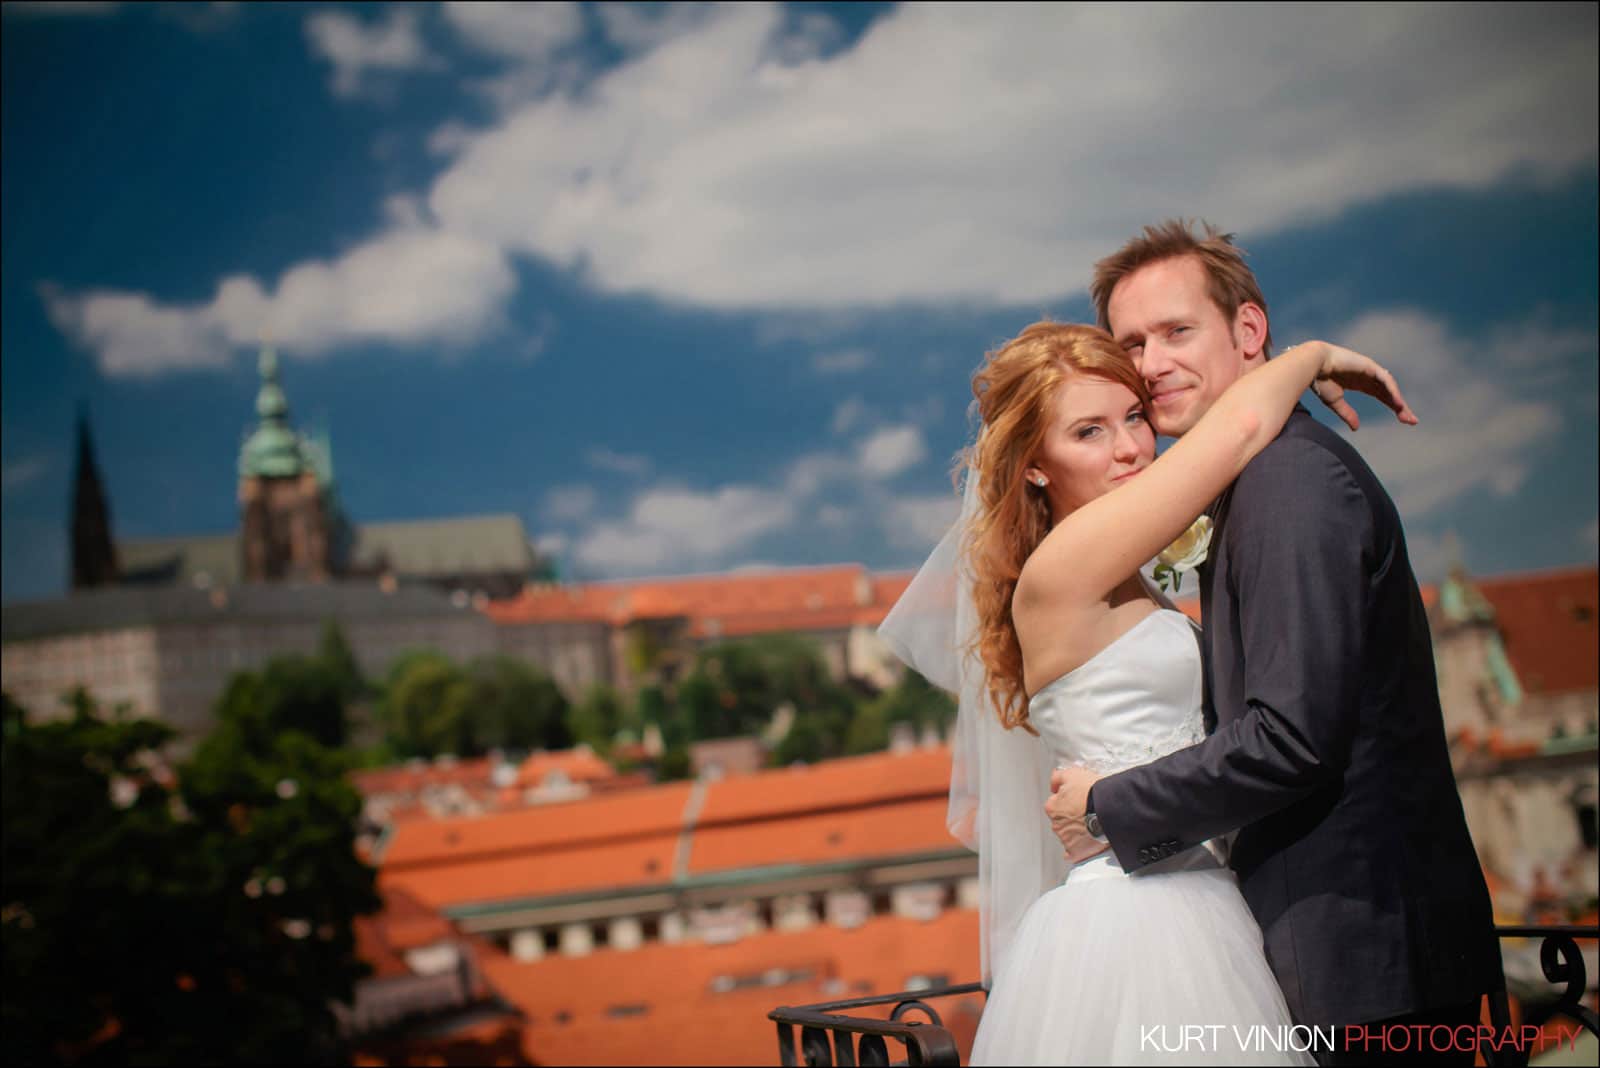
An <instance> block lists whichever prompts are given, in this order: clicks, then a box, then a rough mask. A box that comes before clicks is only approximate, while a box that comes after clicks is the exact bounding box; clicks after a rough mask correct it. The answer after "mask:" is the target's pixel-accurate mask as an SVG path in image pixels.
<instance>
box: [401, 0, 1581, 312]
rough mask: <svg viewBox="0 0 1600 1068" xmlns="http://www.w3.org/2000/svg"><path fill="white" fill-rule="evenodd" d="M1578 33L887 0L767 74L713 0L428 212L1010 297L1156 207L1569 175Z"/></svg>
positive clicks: (1223, 215) (1386, 17) (539, 112)
mask: <svg viewBox="0 0 1600 1068" xmlns="http://www.w3.org/2000/svg"><path fill="white" fill-rule="evenodd" d="M1592 29H1593V17H1592V13H1591V12H1586V11H1584V10H1581V9H1577V8H1572V9H1567V8H1540V9H1537V10H1536V11H1533V12H1530V13H1527V14H1525V13H1524V9H1517V10H1515V11H1513V10H1512V9H1509V8H1489V9H1486V10H1475V11H1474V13H1473V15H1472V17H1462V16H1461V14H1460V13H1459V12H1457V11H1455V10H1453V9H1446V8H1436V7H1411V6H1403V7H1402V6H1391V7H1383V8H1371V7H1360V8H1344V7H1316V8H1312V7H1296V8H1291V9H1281V10H1277V11H1273V12H1270V13H1268V14H1266V15H1263V14H1262V13H1261V12H1259V11H1257V10H1255V9H1251V8H1246V7H1227V8H1218V7H1193V6H1180V7H1176V8H1159V9H1151V8H1147V7H1144V6H1142V5H1138V6H1136V5H1126V6H1099V5H1094V6H1072V7H1064V6H1063V7H1054V6H1050V7H1046V6H1042V5H1041V6H1017V7H1011V6H1002V5H996V4H989V5H982V6H981V7H980V6H972V7H958V6H947V5H905V6H903V7H901V8H899V9H897V10H895V11H894V12H892V13H890V14H888V15H886V16H884V17H882V18H880V19H878V20H877V21H875V22H874V23H873V24H872V26H871V27H869V29H868V30H867V31H866V33H865V34H864V35H863V36H862V38H861V39H860V40H859V41H857V42H856V43H855V45H854V46H853V47H852V48H850V49H848V50H845V51H840V52H837V53H835V54H833V55H830V56H828V57H827V58H815V59H808V60H803V61H798V62H786V61H785V60H784V59H783V58H782V55H783V52H784V50H783V49H782V48H780V47H778V45H777V44H776V42H777V41H779V40H781V39H783V33H784V23H783V20H782V16H781V13H780V12H779V11H777V10H776V9H773V8H765V7H755V6H746V5H727V6H726V7H719V8H716V9H715V10H714V11H713V12H712V13H711V14H709V15H707V16H705V17H704V18H703V20H702V21H701V23H699V24H698V25H696V26H695V28H694V29H693V31H692V32H684V33H680V34H679V35H677V36H674V37H672V38H670V39H669V40H666V41H664V42H662V43H660V44H658V45H657V46H656V47H655V48H654V49H653V50H651V51H649V52H647V53H645V54H643V55H642V56H640V57H639V58H637V59H635V60H634V61H632V62H629V63H625V64H624V65H622V66H620V67H618V68H617V69H615V70H614V71H611V72H609V73H607V74H606V75H605V76H603V77H601V78H598V79H597V80H596V81H595V82H594V83H593V84H592V85H590V86H588V87H587V89H586V91H585V92H583V93H581V94H570V95H569V94H555V95H551V96H548V97H545V98H543V99H540V100H537V101H533V102H530V103H528V104H527V105H526V106H524V107H522V108H519V109H517V110H516V111H514V112H512V113H510V114H508V115H506V116H505V118H504V121H503V122H501V123H500V124H498V125H496V126H494V127H493V128H490V129H487V130H485V131H483V132H482V133H481V134H479V135H478V136H476V137H475V138H473V140H472V142H471V144H469V145H467V146H466V147H465V148H464V149H463V151H462V152H461V153H460V155H459V156H458V157H457V159H456V164H455V166H454V167H452V168H451V169H450V170H449V171H448V172H447V173H445V174H444V175H442V176H441V178H440V179H439V181H438V182H437V183H436V184H435V186H434V188H433V190H432V192H431V195H430V203H431V204H432V206H433V208H434V210H435V212H436V213H437V215H438V216H439V218H440V219H441V220H444V221H445V223H446V225H448V226H451V227H458V228H461V229H463V230H466V231H468V232H471V233H475V234H478V235H481V236H488V235H495V236H496V237H497V238H498V239H503V240H505V241H506V242H507V243H508V244H510V245H512V246H513V247H515V248H517V249H519V250H521V251H524V252H527V253H530V254H533V255H537V256H540V257H543V258H545V259H547V260H551V261H554V262H556V263H560V264H565V265H571V266H574V267H581V269H582V270H583V271H584V273H585V275H586V277H587V278H588V279H589V281H590V282H591V283H592V284H593V285H595V286H597V287H599V288H601V289H604V290H608V291H615V292H632V291H645V292H651V293H655V294H659V295H662V296H666V297H670V298H675V299H680V300H686V301H690V302H694V303H699V304H705V305H713V306H722V307H746V308H748V307H761V308H774V307H812V306H839V305H843V306H850V305H858V304H875V303H885V302H892V301H898V300H904V299H908V298H909V299H923V300H943V299H949V298H973V299H984V300H999V301H1008V302H1034V301H1038V300H1044V299H1050V298H1053V297H1057V296H1059V295H1061V294H1064V293H1070V292H1074V291H1077V290H1080V289H1081V288H1082V287H1083V284H1084V281H1085V279H1086V278H1087V276H1088V270H1089V266H1090V264H1091V262H1092V261H1093V259H1094V258H1095V257H1096V256H1097V255H1099V254H1103V252H1104V251H1105V250H1106V249H1107V248H1109V247H1112V246H1113V245H1114V244H1115V242H1117V241H1118V240H1120V239H1122V238H1123V237H1124V236H1126V234H1127V233H1129V232H1131V231H1132V230H1133V229H1134V228H1135V226H1136V225H1137V224H1139V223H1141V222H1144V221H1147V220H1148V219H1149V218H1151V217H1155V216H1161V215H1166V214H1170V213H1171V212H1173V211H1174V210H1175V206H1194V207H1196V208H1201V207H1203V208H1204V210H1205V211H1206V212H1207V213H1208V214H1210V215H1211V216H1213V217H1214V218H1216V219H1218V220H1219V221H1224V222H1226V223H1227V224H1228V225H1229V226H1230V227H1231V228H1236V229H1240V230H1243V231H1245V232H1246V233H1251V234H1259V233H1262V232H1269V231H1271V230H1273V229H1275V228H1278V227H1283V226H1286V225H1291V224H1300V223H1303V222H1304V221H1306V220H1307V219H1308V218H1312V217H1316V216H1322V215H1326V214H1330V213H1333V212H1337V211H1338V210H1340V209H1341V208H1343V207H1345V206H1347V205H1350V204H1352V203H1356V202H1360V201H1363V200H1369V199H1373V198H1377V197H1381V196H1384V195H1387V194H1392V193H1395V192H1399V191H1402V190H1408V189H1415V188H1420V187H1430V186H1458V187H1481V186H1484V185H1486V184H1489V183H1491V182H1494V181H1496V180H1499V179H1501V178H1503V177H1504V176H1505V175H1506V174H1507V173H1509V172H1510V171H1511V170H1513V169H1514V168H1518V167H1526V168H1529V169H1531V170H1532V171H1534V172H1540V173H1546V174H1555V173H1565V172H1566V171H1567V170H1568V169H1569V168H1571V167H1573V166H1574V165H1577V164H1580V163H1586V162H1590V161H1592V160H1593V159H1594V156H1595V143H1596V137H1595V125H1596V108H1595V105H1594V103H1593V101H1592V97H1593V94H1592V93H1590V92H1587V91H1586V90H1587V89H1589V88H1592V86H1593V84H1594V79H1595V69H1596V68H1595V55H1594V49H1593V47H1592V36H1593V34H1592ZM1418 40H1428V41H1429V42H1430V49H1429V62H1428V63H1427V64H1426V66H1425V67H1419V66H1418V64H1417V63H1416V61H1415V42H1416V41H1418ZM1064 54H1071V55H1072V56H1073V61H1072V62H1070V63H1064V62H1061V56H1062V55H1064ZM1129 55H1138V56H1140V62H1138V63H1129V62H1128V61H1127V57H1128V56H1129ZM1218 55H1228V56H1237V57H1241V58H1242V59H1243V61H1240V62H1220V63H1219V62H1217V60H1216V57H1217V56H1218ZM1352 56H1360V57H1361V62H1360V63H1359V64H1352V63H1351V62H1350V57H1352ZM928 57H938V61H937V62H929V61H928ZM1244 57H1247V58H1244ZM1575 87H1582V88H1583V89H1584V90H1585V91H1583V92H1581V93H1578V92H1575V91H1574V89H1575ZM1091 102H1092V103H1091Z"/></svg>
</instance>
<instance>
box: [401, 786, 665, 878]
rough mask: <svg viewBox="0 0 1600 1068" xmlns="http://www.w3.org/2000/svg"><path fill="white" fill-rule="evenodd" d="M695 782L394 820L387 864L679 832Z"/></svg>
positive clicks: (438, 861)
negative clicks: (504, 808) (465, 814)
mask: <svg viewBox="0 0 1600 1068" xmlns="http://www.w3.org/2000/svg"><path fill="white" fill-rule="evenodd" d="M689 791H690V784H688V783H665V784H663V785H660V786H648V787H642V788H640V789H637V790H629V791H625V792H620V793H615V794H611V793H608V794H605V795H603V796H599V797H590V798H586V799H583V800H580V801H571V802H565V803H560V804H550V805H540V806H537V807H533V808H526V809H519V810H517V811H514V812H497V813H492V814H489V815H484V816H470V817H459V818H451V819H439V820H430V821H427V822H422V821H408V822H405V823H400V824H397V825H396V826H395V831H394V838H393V840H392V841H390V843H389V845H388V847H387V848H386V849H385V851H384V856H383V866H384V868H385V869H386V870H390V871H393V870H396V869H399V868H405V867H418V866H428V865H439V864H449V863H457V862H460V861H467V860H485V859H489V858H492V857H495V856H504V855H526V854H528V853H532V852H538V851H540V850H543V849H551V848H556V847H561V846H571V845H574V844H578V843H587V844H595V843H600V842H605V841H608V840H610V841H625V840H627V839H630V838H639V837H648V836H652V835H659V834H675V833H676V832H677V830H678V827H679V826H680V824H681V822H682V818H683V807H684V803H685V802H686V801H687V800H688V799H689Z"/></svg>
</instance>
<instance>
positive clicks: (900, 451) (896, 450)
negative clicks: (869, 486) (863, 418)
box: [856, 426, 928, 478]
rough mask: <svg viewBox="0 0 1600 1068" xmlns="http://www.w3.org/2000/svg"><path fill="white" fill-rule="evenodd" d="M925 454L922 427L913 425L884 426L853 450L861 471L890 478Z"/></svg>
mask: <svg viewBox="0 0 1600 1068" xmlns="http://www.w3.org/2000/svg"><path fill="white" fill-rule="evenodd" d="M927 455H928V447H927V445H926V444H925V443H924V442H923V440H922V431H920V430H918V429H917V428H916V427H914V426H892V427H885V428H884V429H882V430H879V431H877V432H876V433H874V434H872V435H871V436H870V437H868V438H867V439H866V440H865V441H863V442H862V443H861V445H860V447H859V448H858V449H857V451H856V457H857V459H858V460H859V462H860V464H861V469H862V471H864V472H865V473H866V474H867V476H868V477H870V478H893V477H894V476H895V475H898V474H899V473H900V472H902V471H904V470H906V469H907V468H909V467H911V466H912V465H913V464H915V463H917V462H918V461H920V460H921V459H922V458H923V457H925V456H927Z"/></svg>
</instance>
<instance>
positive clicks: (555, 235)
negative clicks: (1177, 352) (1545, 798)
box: [0, 3, 1600, 600]
mask: <svg viewBox="0 0 1600 1068" xmlns="http://www.w3.org/2000/svg"><path fill="white" fill-rule="evenodd" d="M3 17H4V34H3V38H0V49H3V78H4V86H3V89H4V93H3V95H0V101H3V103H0V107H3V115H4V130H3V137H4V146H3V152H0V168H3V176H0V177H3V184H0V202H3V203H0V211H3V218H0V224H3V225H0V233H3V269H0V298H3V303H0V312H3V322H0V353H3V361H0V378H3V419H0V451H3V467H4V484H3V492H4V496H3V525H4V531H3V535H4V536H3V590H0V595H3V597H4V598H5V599H6V600H15V599H19V598H31V597H39V596H49V595H54V594H56V593H59V592H60V591H61V590H62V589H63V587H64V585H65V574H66V569H67V549H66V545H67V539H66V533H67V517H68V501H69V496H70V485H69V479H70V476H71V467H72V454H71V444H72V440H73V439H72V429H73V416H74V412H75V410H76V406H77V405H78V404H79V403H80V402H82V403H84V404H86V405H87V407H88V410H89V412H90V414H91V417H92V425H93V430H94V434H95V440H96V444H97V446H98V450H99V458H100V462H101V465H102V468H103V473H104V475H105V477H106V480H107V483H108V486H109V490H110V496H111V509H112V516H113V521H114V524H115V530H116V533H117V535H118V536H119V537H136V536H156V535H176V534H185V533H208V532H222V531H228V530H232V529H234V527H235V525H236V503H235V492H236V477H237V476H236V466H235V465H236V460H237V453H238V446H239V443H240V437H241V435H242V434H243V433H244V432H245V430H246V429H247V428H248V427H249V425H250V423H251V420H252V419H253V400H254V395H255V390H256V385H257V379H256V373H255V353H256V350H257V348H258V345H259V340H260V338H261V337H262V336H263V335H264V334H269V333H270V335H271V336H272V337H273V338H274V339H275V341H276V343H277V346H278V349H279V352H280V355H281V357H282V360H283V381H284V386H285V388H286V391H287V393H288V396H289V400H290V403H291V406H292V413H293V416H294V418H295V420H296V421H297V423H298V424H299V425H300V426H301V427H302V428H307V429H311V428H317V427H326V428H327V429H328V430H329V431H330V432H331V435H332V438H333V443H334V454H335V463H336V466H337V469H338V477H339V482H340V486H341V493H342V496H343V499H344V501H345V504H346V507H347V508H348V510H349V511H350V513H351V514H352V515H353V516H354V517H355V518H356V519H357V520H358V521H359V520H378V519H406V518H425V517H444V516H453V515H464V514H475V513H483V512H514V513H517V514H519V515H521V516H522V517H523V519H524V521H525V522H526V524H527V526H528V530H529V532H530V535H531V536H532V537H533V538H534V539H535V540H536V541H538V542H539V543H540V544H541V545H542V546H543V547H544V548H545V549H546V550H547V551H548V552H550V553H552V554H553V555H555V557H556V558H557V559H558V560H559V561H560V564H561V568H562V571H563V573H564V574H565V575H567V576H568V577H573V578H580V579H592V578H609V577H619V576H625V575H641V574H673V573H684V572H693V571H708V570H720V569H726V568H733V567H741V566H754V565H762V564H781V565H790V564H795V565H799V564H826V563H839V562H848V561H859V562H861V563H864V564H866V565H868V566H870V567H873V568H885V569H887V568H901V567H911V566H915V565H916V564H917V563H918V562H919V561H920V559H921V557H922V555H923V554H924V553H925V552H926V550H927V549H928V548H929V547H930V546H931V545H932V544H933V542H934V541H935V540H936V539H937V536H938V534H939V533H940V532H941V531H942V529H943V527H944V525H945V524H946V523H947V522H948V520H949V519H950V518H951V516H952V514H953V511H954V504H953V501H952V498H951V495H950V493H949V474H948V472H949V466H950V460H951V457H952V455H953V454H954V453H955V452H956V450H957V449H959V448H960V446H961V445H962V444H963V442H964V441H965V440H966V437H967V435H968V433H969V425H968V422H967V414H966V408H967V401H968V400H969V398H970V391H969V385H968V383H969V378H970V375H971V372H972V370H973V369H974V368H975V367H976V366H977V364H978V363H979V362H980V361H981V359H982V356H983V353H984V352H985V351H986V350H988V349H992V348H993V347H995V346H996V345H997V344H999V343H1001V342H1003V341H1004V340H1005V339H1006V338H1008V337H1010V336H1012V335H1013V334H1015V333H1016V332H1017V331H1018V330H1020V329H1021V328H1022V327H1023V326H1025V325H1026V324H1027V323H1029V322H1031V321H1033V320H1034V319H1036V318H1040V317H1045V316H1049V317H1052V318H1058V319H1084V318H1086V317H1088V314H1089V310H1088V303H1087V299H1086V297H1085V295H1084V289H1085V285H1086V282H1087V279H1088V276H1089V271H1090V267H1091V265H1092V263H1093V261H1094V260H1095V259H1096V258H1097V257H1098V256H1100V255H1103V254H1104V253H1106V252H1108V251H1110V250H1111V249H1113V248H1115V247H1116V246H1117V245H1118V244H1119V243H1120V242H1121V241H1122V240H1123V239H1124V238H1125V237H1127V236H1128V235H1130V234H1131V233H1132V232H1133V231H1134V230H1135V229H1136V228H1137V227H1138V226H1139V225H1140V224H1142V223H1144V222H1147V221H1151V220H1155V219H1159V218H1164V217H1167V216H1172V215H1180V214H1181V215H1191V216H1194V215H1199V216H1205V217H1207V218H1210V219H1211V220H1213V221H1214V222H1216V223H1218V224H1219V225H1222V226H1224V227H1225V228H1227V229H1230V230H1233V231H1235V232H1237V234H1238V235H1239V240H1240V242H1241V243H1242V244H1243V245H1244V246H1245V247H1246V248H1247V249H1248V250H1249V252H1250V254H1251V259H1252V263H1253V264H1254V266H1255V268H1256V270H1257V273H1258V275H1259V277H1260V278H1261V281H1262V284H1263V286H1264V288H1265V290H1266V293H1267V296H1268V300H1269V303H1270V313H1271V318H1272V323H1273V327H1274V334H1275V336H1276V337H1277V339H1278V340H1279V342H1280V343H1288V342H1291V341H1294V340H1297V339H1300V338H1304V337H1311V336H1324V337H1329V338H1332V339H1335V340H1339V341H1341V342H1343V343H1346V344H1351V345H1353V346H1356V347H1358V348H1361V349H1363V350H1364V351H1366V352H1369V353H1370V354H1372V355H1374V356H1377V357H1379V358H1380V359H1383V360H1384V361H1385V362H1386V363H1387V364H1388V365H1389V366H1390V367H1391V368H1392V369H1394V370H1395V372H1396V373H1397V374H1398V375H1399V377H1400V379H1401V382H1402V385H1403V386H1404V388H1405V389H1406V392H1407V395H1408V397H1409V398H1410V399H1411V400H1412V402H1413V404H1414V406H1415V407H1416V409H1417V411H1418V412H1419V414H1420V415H1421V417H1422V419H1423V425H1422V427H1421V428H1420V429H1419V430H1415V431H1401V430H1400V429H1399V428H1397V427H1392V426H1387V425H1383V424H1382V422H1381V419H1380V418H1379V415H1378V413H1377V412H1376V411H1375V410H1374V409H1373V408H1371V407H1367V408H1364V409H1363V411H1364V413H1365V414H1366V415H1367V417H1368V426H1367V428H1366V429H1363V430H1362V431H1361V432H1360V433H1359V434H1357V435H1355V441H1356V443H1357V444H1358V446H1360V448H1361V449H1362V451H1363V452H1364V453H1365V454H1366V455H1367V457H1368V458H1369V460H1370V461H1371V462H1372V463H1373V465H1374V467H1375V469H1376V470H1377V471H1378V472H1379V474H1380V475H1382V476H1383V477H1384V479H1385V481H1386V484H1387V485H1388V486H1389V487H1390V489H1391V492H1392V493H1393V494H1394V496H1395V498H1396V500H1397V502H1398V503H1399V504H1400V506H1401V509H1402V513H1403V515H1404V517H1405V521H1406V529H1407V535H1408V538H1409V539H1410V543H1411V546H1412V554H1413V558H1414V561H1415V563H1416V566H1417V570H1418V572H1419V575H1421V577H1422V578H1423V579H1424V580H1428V579H1433V578H1437V577H1439V575H1440V574H1441V573H1442V570H1443V568H1444V567H1445V566H1446V565H1447V564H1448V563H1449V561H1450V560H1452V559H1457V558H1459V559H1461V560H1463V561H1464V562H1465V563H1466V564H1467V566H1468V567H1469V568H1471V569H1472V570H1474V571H1477V572H1480V573H1498V572H1506V571H1514V570H1524V569H1532V568H1543V567H1553V566H1560V565H1567V564H1574V563H1584V562H1590V563H1592V562H1594V561H1595V559H1596V555H1597V549H1596V545H1597V537H1600V533H1597V504H1596V484H1597V481H1600V471H1597V466H1600V465H1597V459H1596V441H1597V425H1596V424H1597V421H1600V417H1597V396H1600V389H1597V375H1596V367H1597V359H1596V351H1597V334H1600V313H1597V297H1596V292H1597V288H1600V277H1597V257H1596V247H1597V233H1596V229H1597V226H1596V218H1597V204H1596V184H1597V182H1596V179H1597V174H1596V167H1597V149H1596V128H1597V115H1596V105H1595V98H1596V81H1597V75H1596V39H1597V30H1596V8H1595V6H1594V5H1587V4H1585V5H1562V6H1554V7H1541V6H1537V5H1531V4H1530V5H1519V6H1516V7H1515V8H1513V7H1511V6H1503V7H1502V6H1496V5H1466V6H1462V7H1452V6H1423V7H1411V6H1399V5H1380V6H1358V5H1335V6H1328V7H1292V8H1273V7H1267V6H1265V5H1262V6H1249V5H1246V6H1240V7H1213V6H1200V5H1194V6H1180V7H1161V6H1147V5H1095V6H1087V7H1080V6H1072V5H1063V6H1052V5H1023V6H1018V7H1010V6H1007V5H1002V4H985V5H981V6H972V7H965V6H959V5H921V6H909V7H908V6H895V5H886V4H885V5H878V4H874V5H849V6H844V7H839V6H834V5H819V4H806V5H783V6H777V7H765V6H762V5H754V4H751V5H720V6H701V5H652V6H650V7H648V8H638V7H633V6H630V5H625V4H617V5H608V4H596V5H587V4H584V5H565V4H538V5H519V4H506V5H493V4H464V5H457V4H444V5H392V6H391V5H381V4H363V5H351V6H343V5H317V4H306V5H300V4H295V5H229V4H213V5H209V6H203V5H171V6H168V5H160V4H144V5H119V4H75V5H67V6H65V7H58V6H56V5H49V4H23V3H7V4H5V6H4V15H3Z"/></svg>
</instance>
